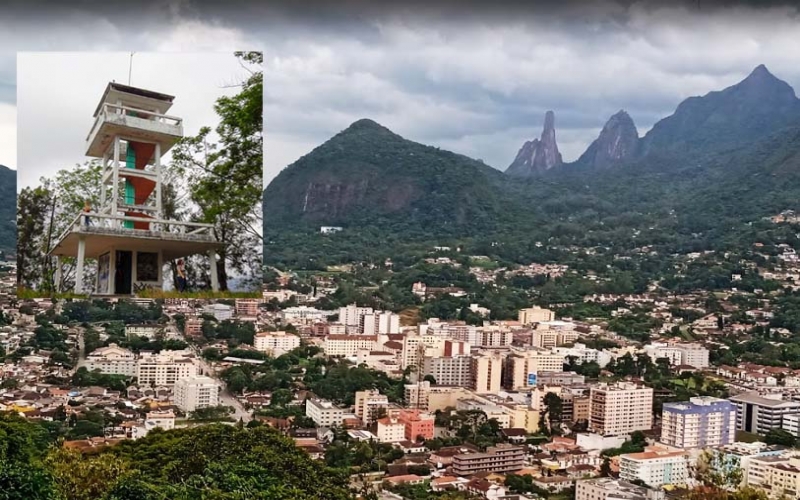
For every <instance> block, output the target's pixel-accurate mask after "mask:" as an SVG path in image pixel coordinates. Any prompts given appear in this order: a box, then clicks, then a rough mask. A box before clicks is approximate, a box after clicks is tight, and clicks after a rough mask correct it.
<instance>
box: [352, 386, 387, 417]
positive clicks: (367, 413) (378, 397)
mask: <svg viewBox="0 0 800 500" xmlns="http://www.w3.org/2000/svg"><path fill="white" fill-rule="evenodd" d="M388 407H389V398H388V397H386V396H385V395H384V394H381V393H380V391H378V390H377V389H372V390H369V391H357V392H356V402H355V414H356V416H357V417H358V418H360V419H361V421H362V422H364V425H369V424H371V423H372V422H374V421H375V420H377V418H378V417H379V415H380V413H381V412H383V413H384V414H385V413H386V409H387V408H388Z"/></svg>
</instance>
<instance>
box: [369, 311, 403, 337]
mask: <svg viewBox="0 0 800 500" xmlns="http://www.w3.org/2000/svg"><path fill="white" fill-rule="evenodd" d="M362 325H363V328H362V330H361V333H363V334H364V335H385V334H389V333H400V316H399V315H397V314H395V313H392V312H374V313H372V314H365V315H364V316H363V319H362Z"/></svg>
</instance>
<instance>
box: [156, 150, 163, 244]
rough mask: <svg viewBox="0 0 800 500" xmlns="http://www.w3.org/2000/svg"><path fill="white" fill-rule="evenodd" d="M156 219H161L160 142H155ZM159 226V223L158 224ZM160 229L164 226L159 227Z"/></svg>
mask: <svg viewBox="0 0 800 500" xmlns="http://www.w3.org/2000/svg"><path fill="white" fill-rule="evenodd" d="M155 156H156V158H155V160H156V217H155V218H156V219H161V144H160V143H156V149H155ZM159 226H160V224H159ZM159 229H160V230H161V231H163V230H164V228H161V227H159Z"/></svg>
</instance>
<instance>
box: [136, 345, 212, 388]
mask: <svg viewBox="0 0 800 500" xmlns="http://www.w3.org/2000/svg"><path fill="white" fill-rule="evenodd" d="M195 362H196V358H195V357H194V354H193V353H192V352H191V351H189V350H188V349H187V350H183V351H161V352H160V353H158V354H154V353H145V352H142V353H141V356H140V357H139V361H138V362H137V364H136V378H137V379H138V381H139V384H140V385H148V384H149V385H152V386H161V385H173V384H175V382H177V381H178V380H179V379H182V378H188V377H194V376H196V375H197V365H196V364H195Z"/></svg>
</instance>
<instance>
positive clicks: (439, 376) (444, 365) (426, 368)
mask: <svg viewBox="0 0 800 500" xmlns="http://www.w3.org/2000/svg"><path fill="white" fill-rule="evenodd" d="M426 375H431V376H432V377H433V378H434V380H435V381H436V385H444V386H455V387H468V386H470V384H471V380H472V357H471V356H448V357H446V356H437V357H425V358H423V360H422V377H425V376H426Z"/></svg>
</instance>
